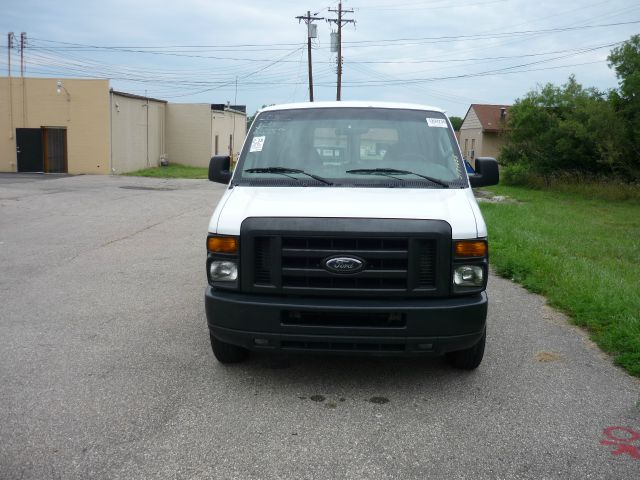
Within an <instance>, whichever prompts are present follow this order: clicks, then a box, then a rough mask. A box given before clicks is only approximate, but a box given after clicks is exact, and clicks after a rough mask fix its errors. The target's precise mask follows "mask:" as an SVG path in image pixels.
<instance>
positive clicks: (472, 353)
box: [445, 329, 487, 370]
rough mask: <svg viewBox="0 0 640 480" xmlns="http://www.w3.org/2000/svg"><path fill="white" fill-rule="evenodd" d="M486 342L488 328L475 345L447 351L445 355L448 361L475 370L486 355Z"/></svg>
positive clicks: (455, 365)
mask: <svg viewBox="0 0 640 480" xmlns="http://www.w3.org/2000/svg"><path fill="white" fill-rule="evenodd" d="M486 342H487V330H486V329H485V331H484V333H483V334H482V338H481V339H480V340H479V341H478V343H476V344H475V345H474V346H473V347H471V348H467V349H465V350H458V351H457V352H449V353H447V354H446V355H445V358H446V360H447V363H448V364H449V365H451V366H452V367H455V368H459V369H461V370H474V369H476V368H478V367H479V366H480V364H481V363H482V358H483V357H484V346H485V344H486Z"/></svg>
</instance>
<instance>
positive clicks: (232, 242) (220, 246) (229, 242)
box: [207, 237, 238, 253]
mask: <svg viewBox="0 0 640 480" xmlns="http://www.w3.org/2000/svg"><path fill="white" fill-rule="evenodd" d="M207 250H208V251H210V252H212V253H238V239H237V237H207Z"/></svg>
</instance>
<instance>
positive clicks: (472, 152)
mask: <svg viewBox="0 0 640 480" xmlns="http://www.w3.org/2000/svg"><path fill="white" fill-rule="evenodd" d="M475 156H476V139H475V138H472V139H471V158H475Z"/></svg>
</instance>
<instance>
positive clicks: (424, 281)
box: [417, 240, 436, 288]
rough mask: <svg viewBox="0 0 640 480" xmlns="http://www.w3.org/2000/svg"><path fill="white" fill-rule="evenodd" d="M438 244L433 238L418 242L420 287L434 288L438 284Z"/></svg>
mask: <svg viewBox="0 0 640 480" xmlns="http://www.w3.org/2000/svg"><path fill="white" fill-rule="evenodd" d="M435 256H436V246H435V242H434V241H432V240H420V241H419V242H418V252H417V259H418V288H433V287H435V285H436V259H435Z"/></svg>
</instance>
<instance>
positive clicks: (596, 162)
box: [500, 35, 640, 185]
mask: <svg viewBox="0 0 640 480" xmlns="http://www.w3.org/2000/svg"><path fill="white" fill-rule="evenodd" d="M608 60H609V62H610V63H609V65H610V66H611V67H613V68H615V70H616V75H617V76H618V79H619V81H620V89H619V90H612V91H609V92H600V91H598V90H597V89H595V88H584V87H583V86H582V85H580V84H579V83H578V82H577V81H576V79H575V77H573V76H571V77H569V80H568V81H567V82H566V83H565V84H564V85H561V86H559V87H558V86H555V85H552V84H547V85H544V86H540V87H538V88H537V89H536V90H533V91H530V92H529V93H527V95H525V97H524V98H522V99H519V100H517V101H516V102H515V104H514V105H513V107H511V108H510V109H509V116H508V124H507V127H508V128H507V129H506V132H505V135H506V142H505V145H504V146H503V148H502V150H501V152H500V161H501V163H502V164H503V165H505V166H507V167H509V168H507V169H505V170H504V175H505V176H506V178H507V179H508V180H507V181H508V182H509V183H510V184H511V185H525V184H526V185H530V182H531V179H527V178H528V177H529V176H530V175H531V174H533V175H535V176H537V177H540V176H541V177H544V178H549V177H552V176H554V175H557V174H558V173H562V172H570V173H571V174H572V175H573V173H572V172H576V171H578V172H580V173H581V174H584V175H587V176H589V177H598V178H600V177H605V178H608V179H615V180H616V181H622V182H629V183H634V182H635V183H637V182H638V181H640V168H638V164H640V148H638V146H637V144H638V138H640V73H638V68H637V67H638V66H640V36H638V35H636V36H634V37H632V38H631V39H630V40H629V41H627V42H624V44H623V45H622V46H620V47H618V48H616V49H614V50H613V51H612V53H611V55H610V56H609V58H608Z"/></svg>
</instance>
